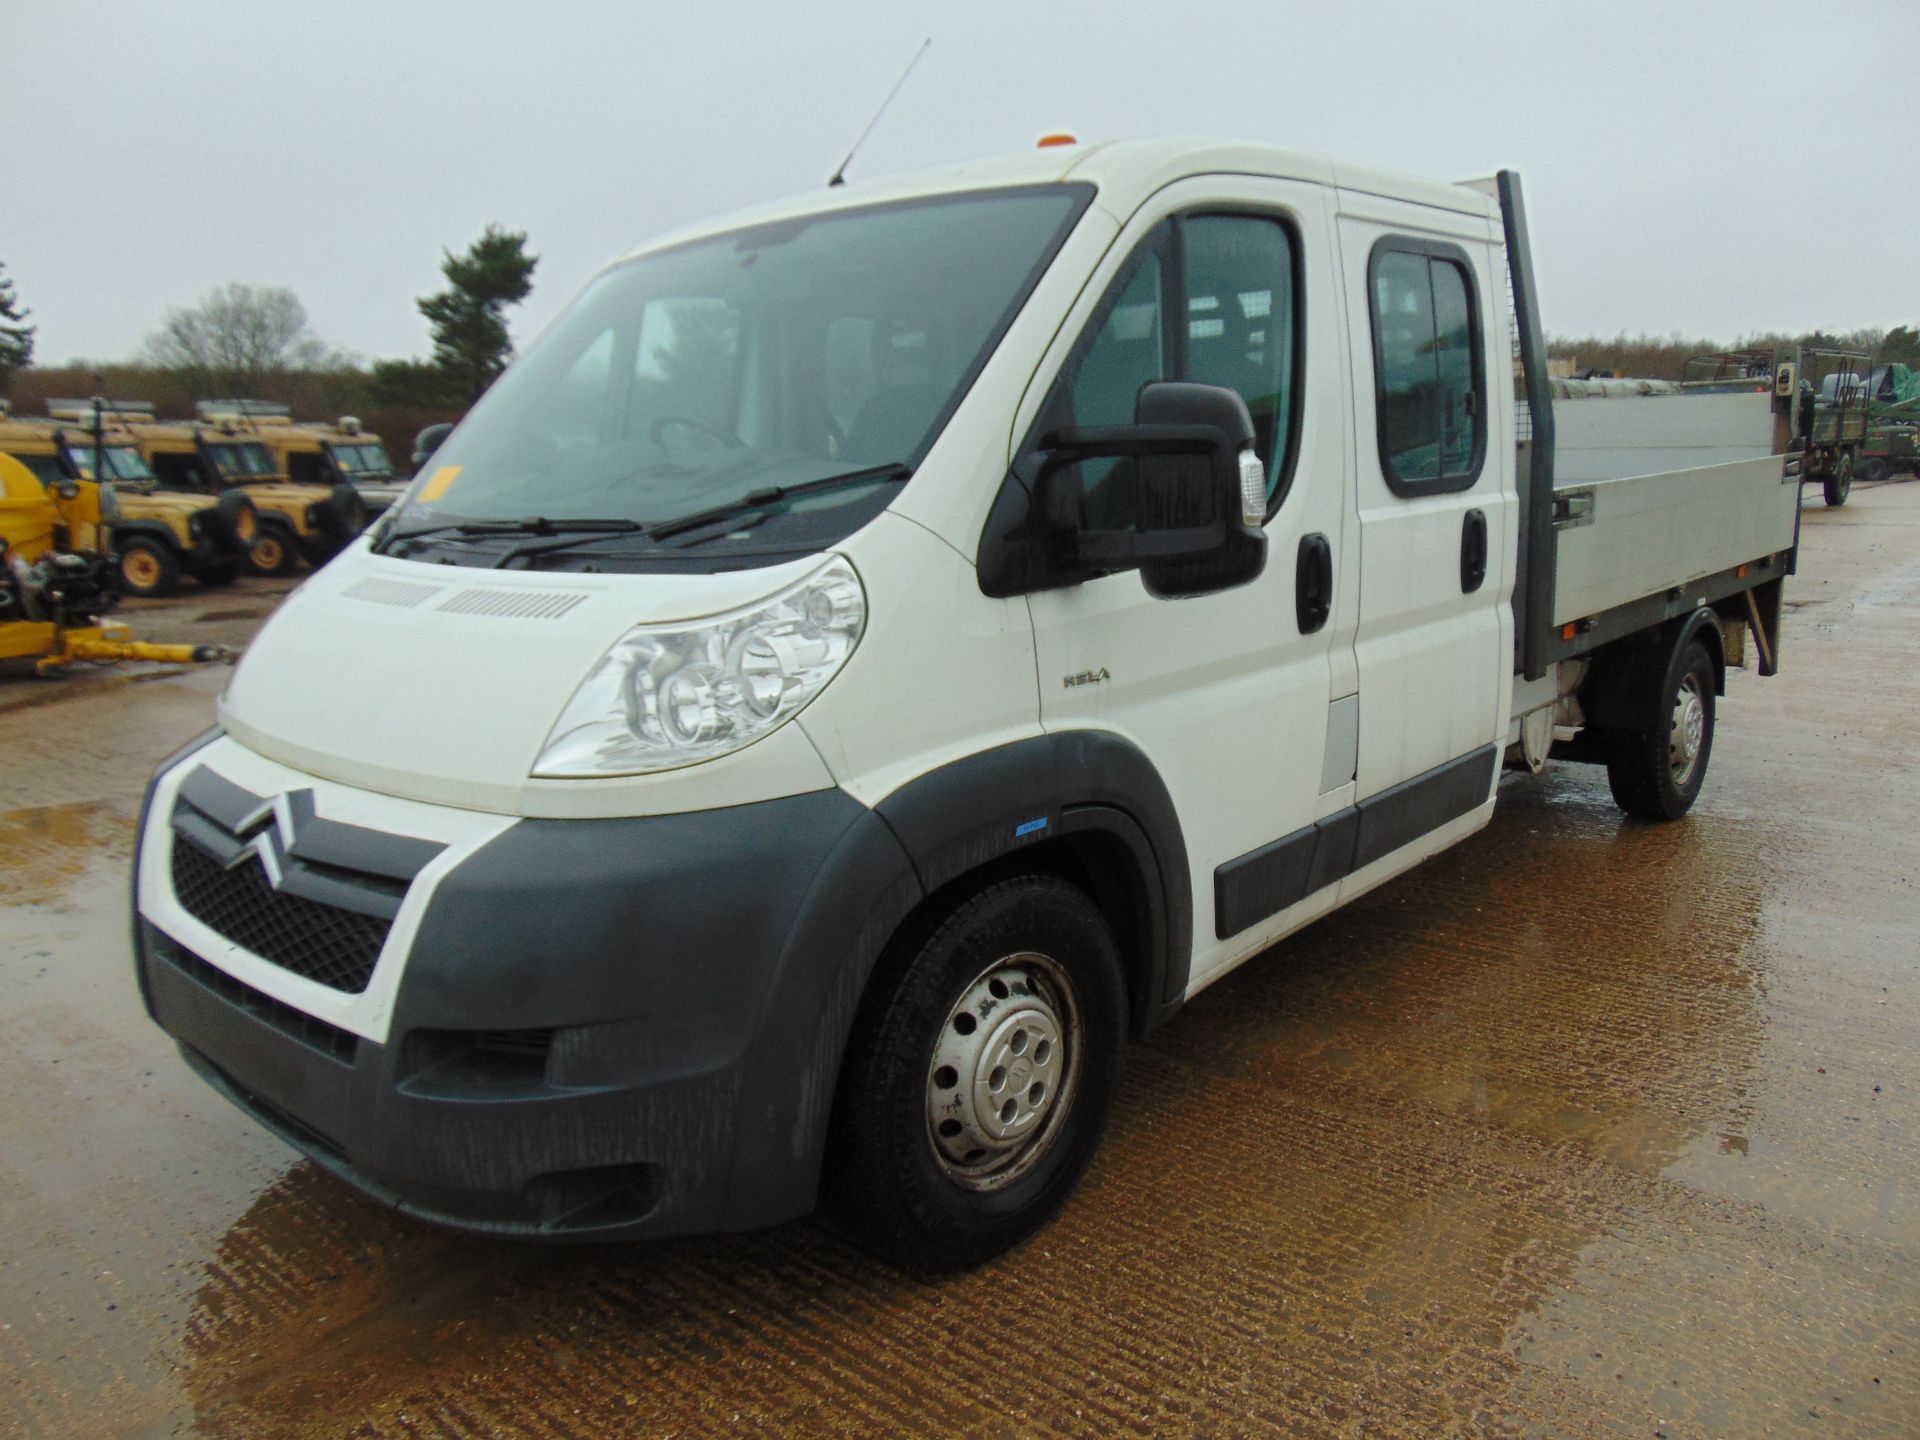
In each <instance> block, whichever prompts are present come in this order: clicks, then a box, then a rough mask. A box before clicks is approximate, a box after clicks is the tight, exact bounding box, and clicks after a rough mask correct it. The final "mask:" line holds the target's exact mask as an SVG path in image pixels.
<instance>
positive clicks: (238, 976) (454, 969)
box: [134, 740, 919, 1239]
mask: <svg viewBox="0 0 1920 1440" xmlns="http://www.w3.org/2000/svg"><path fill="white" fill-rule="evenodd" d="M249 755H250V752H245V751H243V750H240V748H239V747H238V746H237V745H235V743H234V742H233V741H231V740H221V741H219V742H216V744H215V745H213V746H210V747H208V749H207V750H204V751H202V752H200V753H199V754H197V755H194V756H191V757H189V758H188V759H187V760H185V761H183V762H181V763H180V764H179V765H177V766H176V767H174V770H173V771H172V772H170V773H166V772H163V774H162V776H161V777H159V778H158V779H157V781H156V785H155V788H154V792H153V799H154V801H155V802H156V803H154V804H153V806H152V808H151V813H150V814H149V816H148V817H147V818H146V820H145V821H144V822H143V825H142V837H141V851H140V854H139V856H138V858H137V859H136V862H135V863H136V874H137V876H138V881H137V885H138V891H137V895H138V899H137V904H136V910H137V914H136V919H135V927H134V929H135V937H134V938H135V948H136V952H137V964H138V967H139V975H140V981H141V988H142V992H143V994H144V996H145V997H146V1000H147V1004H148V1009H149V1012H150V1013H151V1014H152V1016H153V1018H154V1019H155V1020H156V1021H157V1022H158V1023H159V1024H160V1025H161V1027H162V1028H163V1029H165V1030H166V1031H167V1032H168V1033H169V1034H170V1035H171V1036H172V1037H173V1038H174V1039H175V1040H176V1041H177V1042H178V1043H179V1045H180V1048H181V1051H182V1053H183V1055H185V1056H186V1058H187V1060H188V1062H189V1063H190V1064H192V1065H193V1067H194V1068H195V1069H196V1070H198V1071H199V1073H200V1074H201V1075H202V1076H204V1077H205V1078H206V1079H208V1080H209V1081H210V1082H211V1083H212V1084H213V1085H214V1086H215V1087H216V1088H218V1089H219V1090H221V1091H222V1093H224V1094H226V1095H227V1096H228V1098H229V1099H232V1100H233V1101H235V1102H236V1103H237V1104H239V1105H240V1106H241V1107H242V1108H243V1109H244V1110H246V1111H247V1112H248V1113H249V1114H251V1115H253V1116H254V1117H255V1118H256V1119H257V1120H259V1121H260V1122H261V1123H262V1124H263V1125H265V1126H267V1127H268V1128H269V1129H271V1130H273V1131H275V1132H276V1133H278V1134H279V1135H281V1136H282V1137H283V1138H284V1139H286V1140H287V1141H288V1142H289V1143H290V1144H292V1145H294V1146H296V1147H297V1148H298V1149H300V1150H302V1151H304V1152H305V1153H306V1154H307V1155H308V1156H310V1157H311V1158H312V1159H313V1160H314V1161H315V1163H317V1164H319V1165H321V1166H322V1167H324V1168H325V1169H327V1170H329V1171H331V1172H333V1173H334V1174H335V1175H338V1176H339V1177H341V1178H342V1179H344V1180H346V1181H348V1182H349V1183H350V1184H352V1185H354V1186H356V1187H357V1188H358V1189H360V1190H361V1191H362V1192H364V1193H366V1194H368V1195H370V1196H372V1197H373V1198H375V1199H377V1200H379V1201H381V1202H383V1203H386V1204H389V1205H392V1206H394V1207H395V1208H397V1209H399V1210H401V1211H403V1212H405V1213H408V1214H411V1215H415V1216H418V1217H420V1218H422V1219H427V1220H432V1221H437V1222H440V1223H443V1224H449V1225H453V1226H457V1227H459V1228H462V1229H466V1230H473V1231H479V1232H484V1233H490V1234H501V1235H519V1236H530V1237H554V1238H574V1239H636V1238H645V1237H656V1236H665V1235H672V1234H681V1233H688V1232H695V1231H707V1230H734V1229H747V1228H752V1227H755V1226H760V1225H767V1224H773V1223H777V1222H779V1221H781V1220H785V1219H789V1218H792V1217H793V1216H796V1215H799V1214H803V1213H805V1212H806V1211H807V1210H809V1209H811V1208H812V1205H813V1203H814V1197H815V1193H816V1191H817V1187H818V1179H819V1167H820V1159H821V1150H822V1146H823V1143H824V1140H825V1134H826V1125H827V1120H828V1116H829V1112H830V1108H831V1102H832V1088H833V1081H834V1078H835V1075H836V1074H837V1071H838V1064H839V1056H840V1051H841V1048H842V1046H843V1045H844V1041H845V1036H846V1033H847V1030H848V1028H849V1026H850V1024H851V1020H852V1014H853V1007H854V1004H855V1003H856V1002H857V999H858V996H859V993H860V990H861V987H862V986H863V985H864V982H865V979H866V974H867V971H868V969H869V968H870V967H871V964H872V961H873V959H874V957H875V956H876V955H877V953H878V948H879V946H880V944H881V943H883V942H884V939H885V937H886V935H887V934H888V933H890V931H891V930H892V928H893V925H894V924H895V923H897V921H898V919H899V917H900V916H902V915H904V913H905V911H906V909H907V908H908V907H910V906H911V905H912V904H913V903H914V902H915V901H916V900H917V899H918V897H919V891H918V887H917V882H915V881H914V879H913V876H912V870H911V867H910V866H909V865H908V863H907V860H906V857H905V854H904V853H903V852H902V851H901V849H900V847H899V845H898V843H897V841H895V840H894V838H893V835H892V832H891V831H889V830H888V829H887V827H886V826H885V824H884V823H883V822H882V821H881V820H880V819H879V818H878V817H877V816H876V815H874V814H873V813H872V812H870V811H868V810H866V809H865V808H864V807H862V806H861V805H859V804H858V803H857V802H856V801H854V800H852V799H851V798H850V797H848V796H847V795H845V794H844V793H843V792H841V791H838V790H828V791H818V792H814V793H812V794H807V795H800V796H794V797H791V798H788V799H783V800H775V801H768V802H763V803H761V804H756V805H746V806H738V807H733V808H731V809H727V810H718V811H709V812H701V813H695V814H689V815H677V816H659V817H648V818H640V819H629V820H572V821H537V820H522V821H517V822H506V821H502V822H501V823H500V824H499V825H497V826H495V827H493V830H492V833H490V834H483V835H479V836H474V837H470V838H469V839H467V840H461V839H457V838H456V839H455V840H454V841H453V842H452V843H450V844H448V845H447V846H446V848H445V850H444V851H443V852H441V853H440V854H438V855H437V856H436V857H435V858H433V859H432V860H431V861H430V863H427V864H426V865H425V866H423V867H421V868H419V870H418V874H417V877H416V878H414V879H413V880H412V881H411V882H410V883H409V884H407V885H406V886H405V887H404V888H405V891H406V893H405V895H404V897H403V898H402V899H400V900H399V902H398V911H397V913H396V914H394V917H393V920H392V926H391V929H390V930H389V931H388V932H387V936H386V939H385V941H384V944H383V945H382V946H381V948H380V950H379V955H378V960H377V963H376V964H374V966H373V968H372V971H371V974H370V976H369V977H368V978H367V979H366V980H365V981H364V982H363V988H362V989H361V990H360V991H358V992H356V993H354V994H351V995H340V994H335V993H332V992H331V991H330V990H329V987H328V986H326V985H322V984H316V983H315V982H314V981H313V980H311V979H308V978H303V977H302V976H301V975H300V974H297V973H291V972H289V971H288V970H287V969H286V968H285V967H284V966H283V965H281V964H277V963H275V962H274V961H272V960H269V959H267V958H265V957H264V956H263V955H261V954H259V953H256V952H254V951H250V950H248V949H246V948H245V947H243V946H240V945H237V944H234V943H232V942H231V941H230V940H228V939H227V938H226V937H224V936H222V935H221V934H219V933H217V932H216V931H215V930H214V929H213V928H212V927H209V926H207V925H205V924H203V923H202V922H201V921H200V920H199V919H197V918H195V917H194V916H193V915H192V914H189V913H188V912H187V911H186V910H185V909H184V908H183V907H182V905H181V903H180V894H179V893H176V889H175V885H174V877H175V875H176V874H179V873H183V872H177V871H176V870H175V869H174V864H173V861H174V857H173V854H172V851H173V849H174V847H175V846H176V845H186V846H190V847H194V846H199V845H200V844H201V840H202V839H203V838H204V836H203V835H202V833H201V832H202V830H204V824H203V822H205V821H206V819H207V816H206V815H204V814H200V813H198V812H196V811H195V810H194V807H193V806H192V805H186V806H185V809H184V810H183V809H182V806H183V804H184V802H183V800H182V796H181V791H182V778H183V775H190V774H191V773H192V772H193V771H195V770H197V769H199V768H200V767H201V766H203V765H205V766H207V767H209V768H212V769H214V773H216V774H221V773H222V772H225V778H226V779H227V780H228V781H230V782H232V784H233V785H234V786H246V785H248V784H249V783H251V788H252V793H253V794H255V795H259V796H260V798H261V800H262V802H263V803H264V804H266V805H267V806H268V807H269V811H268V812H267V813H269V814H271V813H272V810H271V807H272V806H273V804H274V799H275V797H272V796H266V795H261V791H262V789H263V788H265V787H262V786H261V785H260V784H259V783H258V782H259V780H260V778H261V771H262V768H263V767H262V765H261V764H260V763H259V762H258V757H253V763H251V764H249V763H247V757H248V756H249ZM240 777H245V778H244V779H242V778H240ZM296 778H297V777H296ZM190 793H197V792H190ZM301 793H310V794H311V797H312V798H311V799H310V800H303V801H301V802H300V803H299V804H298V805H296V806H294V807H293V808H294V811H295V813H296V818H298V817H299V816H300V815H304V816H306V817H308V823H307V828H305V829H300V830H297V831H296V833H294V834H293V835H292V836H291V837H290V840H289V837H288V836H287V835H286V834H285V833H283V832H284V828H285V827H284V826H283V825H282V823H281V822H280V821H279V820H278V819H267V820H263V821H260V822H259V828H257V829H251V830H250V829H248V827H247V826H245V825H241V826H240V827H239V829H238V830H237V831H235V832H234V834H233V835H232V836H231V837H229V838H230V840H231V843H232V845H233V847H235V848H237V849H239V850H240V851H241V853H240V854H239V856H238V859H237V860H236V861H235V862H234V865H233V866H231V867H229V870H230V871H231V872H232V873H235V874H241V875H244V874H246V873H248V867H251V866H254V865H255V864H262V865H263V867H264V863H265V862H263V861H261V860H260V859H259V857H258V856H257V854H256V853H255V850H257V849H259V848H265V849H267V850H269V851H276V846H277V858H276V860H275V862H274V863H275V864H276V865H277V866H278V867H279V868H280V871H281V874H280V883H279V884H277V885H274V886H273V887H271V888H272V893H273V895H275V896H282V895H283V893H284V894H294V893H295V892H298V891H300V890H301V889H302V887H303V886H305V887H308V890H309V893H310V894H323V893H329V892H327V891H326V890H325V888H324V883H338V882H340V880H341V877H342V875H349V876H350V875H351V873H352V872H353V871H354V867H355V863H356V862H355V854H356V852H355V850H354V847H355V846H356V845H360V846H371V847H373V849H375V850H377V849H378V848H379V847H380V844H381V841H380V838H379V835H380V832H378V831H377V830H376V829H375V828H373V827H371V826H369V825H367V824H366V821H367V819H368V818H369V817H370V815H372V814H376V813H378V809H379V807H378V805H370V804H368V803H367V802H368V800H369V799H375V800H377V799H378V797H368V796H367V795H366V794H365V792H354V791H347V790H344V789H343V787H337V786H329V785H325V784H323V783H321V782H313V781H309V782H308V784H307V785H306V786H304V787H286V786H283V788H282V789H281V791H280V794H281V795H290V794H291V795H299V794H301ZM389 803H397V802H389ZM282 808H285V807H284V805H283V806H282ZM409 808H417V807H409ZM209 809H210V810H212V811H219V810H220V809H221V807H220V806H219V805H212V806H210V807H209ZM333 817H339V818H338V819H335V818H333ZM244 818H245V817H244V816H241V815H240V813H239V809H238V808H234V809H231V810H229V811H227V812H225V819H227V820H237V819H244ZM429 818H430V817H429ZM348 821H351V822H352V823H345V822H348ZM316 822H317V828H316ZM196 826H199V827H201V829H200V830H196V828H195V827H196ZM422 828H426V827H423V826H419V825H416V826H415V829H416V830H419V829H422ZM269 832H272V837H273V838H265V837H268V835H269ZM303 835H304V836H305V837H306V841H305V844H304V845H303V839H302V837H303ZM356 836H360V837H365V838H361V839H356V838H355V837H356ZM196 837H199V838H196ZM389 838H390V839H391V838H392V837H389ZM419 838H420V837H418V836H417V835H416V836H415V837H413V839H414V841H415V842H417V841H418V839H419ZM253 842H259V843H258V844H256V845H255V848H254V850H248V849H246V846H247V845H248V844H250V843H253ZM207 843H209V844H214V845H216V846H217V845H219V844H221V843H223V842H222V841H221V840H220V838H219V836H218V835H216V836H215V837H214V838H213V840H211V841H208V842H207ZM223 857H224V852H223ZM223 857H216V858H223ZM389 858H390V857H389ZM368 863H369V864H375V865H378V864H383V863H384V862H382V861H379V860H378V859H377V858H376V859H372V860H369V861H368ZM303 866H306V867H307V868H308V869H309V870H311V872H312V873H310V874H305V875H304V877H303V875H302V873H301V871H302V867H303ZM386 868H388V869H392V868H393V867H392V866H391V865H387V866H386ZM323 882H324V883H323ZM182 884H183V885H187V886H188V889H187V891H186V893H188V894H189V895H191V894H192V893H193V892H192V891H191V887H190V882H186V881H183V882H182ZM261 884H264V882H261ZM316 887H317V888H316ZM254 893H255V894H256V896H257V895H262V894H265V893H266V891H265V890H263V889H261V888H260V886H259V885H256V886H255V892H254ZM295 898H296V899H297V900H299V903H301V904H307V903H309V902H308V901H306V900H304V899H301V898H300V897H299V896H298V895H296V897H295ZM196 903H198V902H197V901H196ZM201 908H202V913H213V912H209V911H207V910H206V909H205V907H204V906H202V907H201ZM215 918H216V919H218V920H220V921H221V923H222V924H224V925H225V926H226V928H227V929H229V930H234V931H237V932H238V933H241V934H243V935H244V936H246V937H247V938H248V939H250V940H256V941H257V942H258V943H259V944H260V945H261V946H262V947H263V948H267V949H273V948H274V947H275V946H277V945H281V944H282V943H283V942H282V940H281V939H275V938H272V935H273V934H274V933H277V932H270V931H269V930H267V929H262V928H260V927H258V926H255V927H253V928H251V929H249V928H248V926H247V925H246V924H245V923H233V922H232V920H231V916H230V915H226V914H219V915H216V916H215ZM262 936H266V937H268V938H266V939H261V938H260V937H262ZM291 953H294V952H285V953H282V955H281V958H282V959H283V960H285V959H287V958H288V954H291ZM293 963H299V962H297V961H295V962H293Z"/></svg>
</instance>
